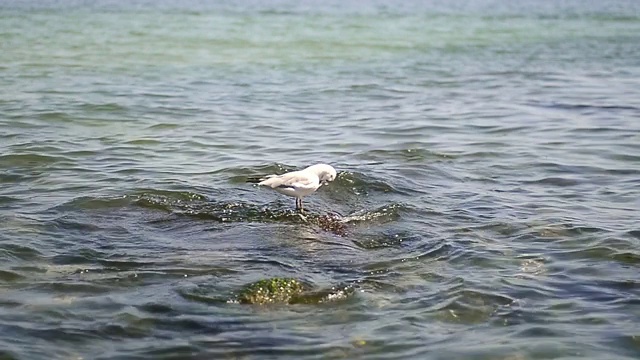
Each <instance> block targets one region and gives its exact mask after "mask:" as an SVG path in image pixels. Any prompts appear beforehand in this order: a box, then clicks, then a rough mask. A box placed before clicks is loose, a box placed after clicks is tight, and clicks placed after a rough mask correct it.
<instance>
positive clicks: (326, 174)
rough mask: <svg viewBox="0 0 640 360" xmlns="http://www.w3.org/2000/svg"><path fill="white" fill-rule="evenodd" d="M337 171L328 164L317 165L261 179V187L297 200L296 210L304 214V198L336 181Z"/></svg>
mask: <svg viewBox="0 0 640 360" xmlns="http://www.w3.org/2000/svg"><path fill="white" fill-rule="evenodd" d="M336 176H337V173H336V169H334V168H333V167H332V166H331V165H327V164H316V165H312V166H309V167H307V168H305V169H302V170H299V171H292V172H288V173H286V174H282V175H268V176H266V177H264V178H261V179H259V180H260V182H259V183H258V185H260V186H268V187H270V188H272V189H274V190H275V191H277V192H279V193H281V194H284V195H287V196H292V197H295V198H296V210H298V211H300V212H301V213H302V212H304V207H303V206H302V198H303V197H305V196H307V195H310V194H312V193H314V192H315V191H316V190H318V188H319V187H320V186H322V185H327V184H329V183H330V182H331V181H333V180H335V179H336Z"/></svg>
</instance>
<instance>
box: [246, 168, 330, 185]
mask: <svg viewBox="0 0 640 360" xmlns="http://www.w3.org/2000/svg"><path fill="white" fill-rule="evenodd" d="M319 183H320V179H318V176H316V175H315V174H307V173H304V172H302V171H294V172H290V173H287V174H282V175H277V176H271V177H269V178H268V179H266V180H264V181H261V182H260V183H259V184H258V185H262V186H269V187H270V188H272V189H275V188H278V187H292V188H308V187H313V186H317V185H318V184H319Z"/></svg>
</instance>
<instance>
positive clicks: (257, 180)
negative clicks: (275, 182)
mask: <svg viewBox="0 0 640 360" xmlns="http://www.w3.org/2000/svg"><path fill="white" fill-rule="evenodd" d="M274 176H275V175H267V176H248V177H247V182H248V183H252V184H258V183H261V182H263V181H265V180H267V179H269V178H272V177H274Z"/></svg>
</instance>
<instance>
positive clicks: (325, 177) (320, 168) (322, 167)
mask: <svg viewBox="0 0 640 360" xmlns="http://www.w3.org/2000/svg"><path fill="white" fill-rule="evenodd" d="M307 170H310V171H313V172H314V173H315V174H316V175H318V178H319V179H320V183H321V184H322V185H327V184H328V183H330V182H332V181H333V180H335V179H336V176H338V173H337V172H336V169H334V168H333V166H331V165H327V164H317V165H313V166H309V167H308V168H307Z"/></svg>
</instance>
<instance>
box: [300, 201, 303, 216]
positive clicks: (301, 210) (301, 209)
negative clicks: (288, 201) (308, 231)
mask: <svg viewBox="0 0 640 360" xmlns="http://www.w3.org/2000/svg"><path fill="white" fill-rule="evenodd" d="M300 212H301V213H303V212H304V206H302V198H300Z"/></svg>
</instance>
